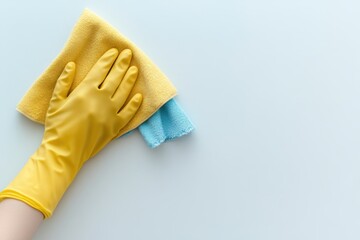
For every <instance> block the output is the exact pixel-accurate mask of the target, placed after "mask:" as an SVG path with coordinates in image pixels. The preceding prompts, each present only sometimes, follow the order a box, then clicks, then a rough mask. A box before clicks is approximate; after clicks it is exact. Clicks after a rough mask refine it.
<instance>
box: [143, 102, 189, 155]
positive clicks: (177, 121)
mask: <svg viewBox="0 0 360 240" xmlns="http://www.w3.org/2000/svg"><path fill="white" fill-rule="evenodd" d="M138 129H139V131H140V133H141V135H142V136H143V137H144V139H145V142H146V143H147V145H148V146H149V147H150V148H155V147H157V146H159V145H160V144H162V143H163V142H165V141H168V140H172V139H175V138H179V137H181V136H183V135H186V134H188V133H190V132H191V131H193V130H194V125H193V123H192V122H191V121H190V119H189V118H188V117H187V115H186V114H185V112H184V110H183V109H182V108H181V107H180V106H179V105H178V103H177V102H176V101H175V99H171V100H170V101H168V102H167V103H166V104H165V105H164V106H162V107H161V108H160V109H159V110H158V111H157V112H156V113H154V115H152V116H151V117H150V118H149V119H148V120H146V121H145V122H144V123H143V124H141V125H140V126H139V128H138Z"/></svg>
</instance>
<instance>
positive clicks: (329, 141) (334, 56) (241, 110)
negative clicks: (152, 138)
mask: <svg viewBox="0 0 360 240" xmlns="http://www.w3.org/2000/svg"><path fill="white" fill-rule="evenodd" d="M85 7H88V8H90V9H91V10H93V11H94V12H95V13H97V14H98V15H99V16H101V17H102V18H104V19H105V20H107V21H108V22H109V23H111V24H112V25H113V26H114V27H116V28H117V29H118V30H119V31H120V32H121V33H123V34H124V35H125V36H127V37H128V38H129V39H131V40H132V41H133V42H134V43H136V44H137V45H138V46H139V47H140V48H141V49H142V50H143V51H144V52H145V53H147V54H148V55H149V57H150V58H151V59H152V60H153V61H154V62H155V63H156V64H157V65H158V66H159V67H160V69H162V70H163V72H164V73H165V74H166V75H167V76H168V77H169V78H170V79H171V80H172V82H173V83H174V85H175V86H176V87H177V88H178V92H179V96H178V97H177V100H178V101H179V103H180V104H181V106H182V107H183V108H184V109H185V111H186V112H187V113H188V115H189V116H190V117H191V119H192V121H193V122H194V123H195V125H196V127H197V129H196V131H195V132H194V133H193V134H191V135H189V136H186V137H184V138H181V139H180V140H176V141H173V142H170V143H167V144H164V145H162V146H160V147H159V148H157V149H155V150H151V149H149V148H148V147H147V146H146V144H145V143H144V141H143V140H142V139H141V136H140V135H139V133H135V134H132V135H129V136H126V137H124V138H122V139H119V140H116V141H114V142H112V143H111V144H110V145H109V146H107V147H106V148H105V149H104V150H103V151H102V152H101V153H100V154H99V155H97V156H96V157H95V158H94V159H92V160H91V161H89V162H88V163H87V164H86V165H85V166H84V168H83V169H82V170H81V172H80V173H79V175H78V176H77V178H76V179H75V181H74V183H73V184H72V185H71V187H70V188H69V189H68V191H67V192H66V194H65V196H64V198H63V199H62V201H61V203H60V204H59V206H58V208H57V209H56V211H55V212H54V215H53V217H52V218H51V219H49V220H47V221H45V223H44V224H43V225H42V226H41V228H40V230H39V232H38V234H37V235H36V237H35V239H37V240H45V239H46V240H47V239H51V240H63V239H69V240H72V239H74V240H75V239H76V240H82V239H84V240H85V239H86V240H92V239H124V240H141V239H146V240H195V239H196V240H199V239H203V240H222V239H226V240H240V239H246V240H264V239H266V240H304V239H305V240H315V239H321V240H339V239H342V240H347V239H360V204H359V203H360V175H359V171H360V150H359V149H360V148H359V145H360V107H359V105H360V104H359V103H360V67H359V66H360V24H359V22H360V2H359V1H355V0H354V1H349V0H330V1H329V0H327V1H325V0H303V1H294V0H293V1H287V0H275V1H268V0H240V1H239V0H223V1H214V0H206V1H205V0H198V1H194V0H191V1H190V0H182V1H160V0H155V1H115V0H114V1H4V0H2V1H1V2H0V30H1V33H0V54H1V58H0V81H1V89H0V98H1V101H0V109H1V111H0V116H1V124H0V132H1V135H0V139H1V140H0V143H1V144H0V146H1V151H0V152H1V158H0V188H4V187H5V186H6V185H7V184H8V183H9V182H10V181H11V180H12V179H13V178H14V177H15V176H16V174H17V173H18V172H19V170H20V169H21V167H22V166H23V165H24V163H25V162H26V161H27V159H28V157H29V156H30V155H31V154H32V153H33V152H34V151H35V150H36V148H37V146H38V145H39V143H40V141H41V138H42V133H43V127H42V126H40V125H38V124H36V123H33V122H31V121H30V120H28V119H26V118H25V117H23V116H22V115H20V114H19V113H18V112H16V110H15V107H16V104H17V103H18V102H19V101H20V99H21V97H22V95H23V94H24V93H25V92H26V90H27V89H28V88H29V87H30V86H31V84H32V83H33V82H34V81H35V79H36V78H37V77H38V76H39V75H40V73H41V72H42V71H43V70H44V69H45V68H46V67H47V66H48V65H49V64H50V62H51V61H52V60H53V59H54V58H55V57H56V55H57V54H58V53H59V52H60V50H61V49H62V47H63V44H64V43H65V41H66V39H67V38H68V36H69V34H70V32H71V30H72V27H73V25H74V24H75V23H76V21H77V19H78V18H79V16H80V14H81V12H82V11H83V9H84V8H85Z"/></svg>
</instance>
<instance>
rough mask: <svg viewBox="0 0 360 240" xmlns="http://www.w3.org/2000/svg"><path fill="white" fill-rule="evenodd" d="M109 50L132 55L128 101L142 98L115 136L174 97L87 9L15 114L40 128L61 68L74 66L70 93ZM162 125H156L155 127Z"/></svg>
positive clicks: (147, 63)
mask: <svg viewBox="0 0 360 240" xmlns="http://www.w3.org/2000/svg"><path fill="white" fill-rule="evenodd" d="M110 48H117V49H118V50H119V51H122V50H124V49H127V48H128V49H131V50H132V52H133V58H132V62H131V64H132V65H135V66H137V67H138V69H139V75H138V79H137V83H136V85H135V87H134V89H133V90H132V92H131V93H130V97H129V99H130V98H131V97H132V96H134V95H135V94H136V93H138V92H139V93H142V94H143V102H142V105H141V107H140V109H139V111H138V112H137V114H136V115H135V117H134V118H133V119H132V120H131V121H130V123H129V124H128V125H127V126H126V127H125V128H123V129H122V130H121V131H120V132H119V134H118V136H121V135H123V134H125V133H127V132H129V131H131V130H133V129H135V128H137V127H138V126H139V125H140V124H142V123H143V122H144V121H146V120H147V119H149V118H150V117H151V115H153V114H154V113H155V112H156V111H158V110H159V109H160V108H161V107H162V106H163V105H164V104H165V103H166V102H168V101H169V100H170V99H172V98H173V97H174V96H175V95H176V89H175V87H174V86H173V84H172V83H171V82H170V81H169V79H168V78H167V77H166V76H165V74H164V73H163V72H162V71H161V70H160V69H159V68H158V67H157V66H156V65H155V64H154V63H153V62H152V61H151V60H150V59H149V57H148V56H147V55H146V54H145V53H144V52H143V51H142V50H141V49H139V48H138V47H137V46H136V45H135V44H134V43H132V42H131V41H130V40H128V39H127V38H126V37H124V36H123V35H122V34H120V33H119V32H118V31H117V30H116V29H115V28H113V27H112V26H111V25H109V24H108V23H107V22H106V21H104V20H103V19H101V18H100V17H98V16H97V15H96V14H95V13H93V12H92V11H90V10H89V9H85V11H84V12H83V14H82V15H81V16H80V19H79V20H78V22H77V24H76V25H75V26H74V28H73V31H72V33H71V35H70V37H69V39H68V41H67V43H66V44H65V46H64V48H63V50H62V51H61V52H60V54H59V55H58V56H57V57H56V58H55V60H54V61H53V62H52V63H51V64H50V66H49V67H48V68H47V69H46V70H45V71H44V72H43V73H42V74H41V75H40V77H39V78H38V79H37V80H36V81H35V82H34V84H33V85H32V86H31V88H30V89H29V90H28V92H27V93H26V94H25V95H24V96H23V98H22V100H21V101H20V103H19V104H18V106H17V110H18V111H19V112H21V113H22V114H24V115H25V116H27V117H28V118H30V119H31V120H33V121H36V122H39V123H42V124H43V123H44V121H45V116H46V111H47V109H48V107H49V101H50V99H51V96H52V92H53V89H54V87H55V83H56V80H57V79H58V77H59V76H60V74H61V72H62V70H63V68H64V66H65V65H66V64H67V63H68V62H71V61H72V62H75V63H76V66H77V71H76V73H75V78H74V81H73V85H72V86H71V89H70V91H72V90H73V89H74V88H76V87H77V86H78V85H79V83H80V82H81V81H82V79H84V77H85V76H86V74H87V73H88V72H89V70H90V69H91V67H92V66H93V65H94V64H95V62H96V61H97V60H98V59H99V58H100V57H101V56H102V55H103V54H104V53H105V52H106V51H107V50H108V49H110ZM160 115H161V116H163V114H160ZM162 123H163V122H158V124H162ZM171 125H172V124H171V123H170V122H169V123H167V124H166V127H167V128H168V127H170V128H171ZM153 126H155V125H153ZM159 127H161V126H159V125H156V129H158V128H159ZM154 128H155V127H154ZM179 136H180V135H179ZM151 145H156V144H155V143H154V144H151Z"/></svg>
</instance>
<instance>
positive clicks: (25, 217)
mask: <svg viewBox="0 0 360 240" xmlns="http://www.w3.org/2000/svg"><path fill="white" fill-rule="evenodd" d="M43 219H44V216H43V214H42V213H41V212H40V211H38V210H36V209H34V208H32V207H30V206H29V205H27V204H26V203H23V202H21V201H18V200H16V199H11V198H7V199H5V200H4V201H2V202H1V203H0V239H2V240H27V239H31V238H32V236H33V235H34V234H35V232H36V230H37V229H38V228H39V226H40V225H41V223H42V222H43ZM19 229H21V231H19Z"/></svg>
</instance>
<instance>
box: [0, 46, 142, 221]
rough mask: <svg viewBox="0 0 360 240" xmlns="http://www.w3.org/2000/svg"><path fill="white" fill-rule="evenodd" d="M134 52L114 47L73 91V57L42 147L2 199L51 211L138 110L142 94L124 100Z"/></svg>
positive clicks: (58, 86) (47, 122) (131, 78)
mask: <svg viewBox="0 0 360 240" xmlns="http://www.w3.org/2000/svg"><path fill="white" fill-rule="evenodd" d="M131 57H132V53H131V51H130V50H128V49H126V50H124V51H122V52H121V53H120V55H119V53H118V50H116V49H110V50H109V51H107V52H106V53H105V54H104V55H103V56H102V57H101V58H100V59H99V60H98V61H97V63H96V64H95V65H94V66H93V68H92V69H91V70H90V72H89V73H88V74H87V76H86V77H85V79H84V80H83V81H82V82H81V83H80V85H79V86H78V87H76V88H75V90H74V91H73V92H71V93H70V94H69V89H70V87H71V84H72V80H73V78H74V75H75V63H73V62H70V63H68V64H67V65H66V67H65V69H64V71H63V73H62V74H61V76H60V77H59V79H58V81H57V83H56V86H55V89H54V92H53V96H52V99H51V101H50V104H49V108H48V112H47V115H46V120H45V133H44V136H43V140H42V142H41V145H40V147H39V148H38V149H37V151H36V152H35V153H34V154H33V155H32V156H31V157H30V159H29V161H28V162H27V163H26V165H25V166H24V168H23V169H22V170H21V172H20V173H19V175H18V176H17V177H16V178H15V179H14V181H13V182H12V183H11V184H10V185H9V186H8V187H7V188H5V190H4V191H2V192H1V193H0V200H2V199H4V198H15V199H18V200H21V201H23V202H25V203H27V204H29V205H30V206H32V207H33V208H35V209H38V210H39V211H41V212H42V213H43V214H44V216H45V217H46V218H47V217H50V216H51V215H52V213H53V211H54V209H55V208H56V206H57V204H58V202H59V201H60V199H61V197H62V196H63V194H64V192H65V191H66V189H67V188H68V186H69V185H70V184H71V182H72V181H73V179H74V177H75V176H76V174H77V173H78V171H79V170H80V168H81V167H82V165H83V164H84V163H85V162H86V161H87V160H88V159H89V158H91V157H92V156H94V155H95V154H96V153H98V152H99V151H100V150H101V149H102V148H103V147H104V146H105V145H106V144H107V143H109V142H110V141H111V140H112V139H114V138H115V137H116V136H117V134H118V132H119V131H120V130H121V129H122V128H123V127H124V126H125V125H126V124H127V123H128V122H129V121H130V120H131V119H132V117H133V116H134V115H135V114H136V112H137V110H138V109H139V107H140V105H141V102H142V95H141V94H139V93H138V94H135V95H134V96H133V97H132V98H131V100H130V101H129V102H128V103H127V104H125V103H126V100H127V98H128V96H129V94H130V92H131V90H132V88H133V86H134V84H135V81H136V78H137V73H138V70H137V68H136V67H135V66H131V67H130V62H131Z"/></svg>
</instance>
